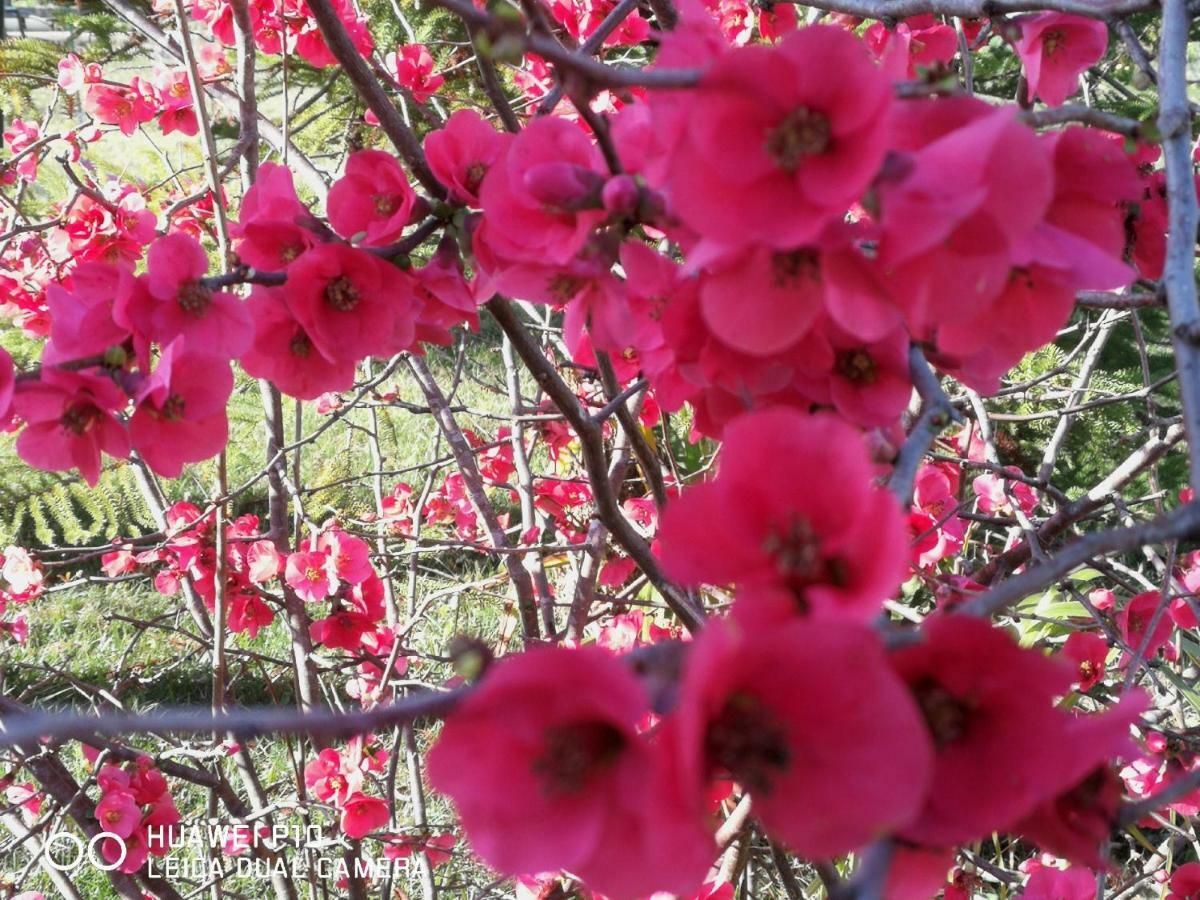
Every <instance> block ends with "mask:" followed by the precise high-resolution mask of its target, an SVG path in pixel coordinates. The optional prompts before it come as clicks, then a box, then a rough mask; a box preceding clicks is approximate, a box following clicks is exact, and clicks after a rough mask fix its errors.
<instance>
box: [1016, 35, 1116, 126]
mask: <svg viewBox="0 0 1200 900" xmlns="http://www.w3.org/2000/svg"><path fill="white" fill-rule="evenodd" d="M1017 22H1018V23H1019V24H1020V26H1021V37H1020V39H1019V40H1018V41H1017V42H1016V44H1015V45H1014V49H1015V50H1016V51H1017V56H1019V57H1020V58H1021V65H1022V66H1023V67H1024V69H1025V80H1026V82H1027V83H1028V85H1029V97H1030V99H1032V98H1034V97H1037V98H1039V99H1040V100H1041V101H1042V102H1043V103H1045V104H1046V105H1047V106H1062V104H1063V102H1064V101H1066V99H1067V98H1068V97H1069V96H1071V95H1072V94H1074V93H1075V92H1076V91H1077V90H1079V76H1080V75H1081V74H1083V72H1085V71H1086V70H1087V69H1089V68H1091V67H1092V66H1094V65H1095V64H1096V63H1098V62H1100V60H1101V59H1103V58H1104V51H1105V50H1107V49H1108V26H1107V25H1105V24H1104V22H1103V20H1101V19H1089V18H1087V17H1085V16H1072V15H1069V14H1067V13H1059V12H1044V13H1039V14H1037V15H1034V16H1022V17H1021V18H1019V19H1018V20H1017Z"/></svg>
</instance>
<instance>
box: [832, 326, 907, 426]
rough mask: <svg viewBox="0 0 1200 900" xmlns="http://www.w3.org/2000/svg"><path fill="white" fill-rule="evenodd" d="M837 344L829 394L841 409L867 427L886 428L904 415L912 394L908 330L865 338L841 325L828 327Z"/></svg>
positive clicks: (857, 423) (856, 421) (851, 419)
mask: <svg viewBox="0 0 1200 900" xmlns="http://www.w3.org/2000/svg"><path fill="white" fill-rule="evenodd" d="M826 333H827V336H828V337H829V342H830V344H831V345H832V347H833V371H832V372H831V373H830V377H829V395H830V400H831V401H832V402H833V405H834V407H835V408H836V409H837V411H838V412H839V413H840V414H841V415H842V416H844V417H845V418H846V419H847V420H849V421H851V422H853V423H854V424H856V425H861V426H862V427H864V428H882V427H885V426H888V425H891V424H892V423H893V422H896V421H898V420H899V418H900V414H901V413H903V412H904V408H905V407H906V406H907V405H908V400H909V397H910V396H911V395H912V380H911V378H910V376H909V374H908V334H907V333H906V332H905V331H904V330H903V329H901V328H897V329H894V330H893V331H891V332H890V333H888V334H885V335H883V336H882V337H881V338H879V339H878V340H873V341H864V340H861V339H859V338H856V337H854V336H852V335H850V334H849V333H847V332H844V331H842V330H841V329H840V328H838V327H837V326H830V327H829V328H827V331H826Z"/></svg>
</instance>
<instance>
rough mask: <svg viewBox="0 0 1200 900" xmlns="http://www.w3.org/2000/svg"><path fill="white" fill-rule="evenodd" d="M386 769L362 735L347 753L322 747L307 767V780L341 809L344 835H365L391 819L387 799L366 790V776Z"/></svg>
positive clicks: (314, 790)
mask: <svg viewBox="0 0 1200 900" xmlns="http://www.w3.org/2000/svg"><path fill="white" fill-rule="evenodd" d="M384 769H385V757H384V756H383V755H381V754H379V753H377V752H373V751H372V748H371V741H370V738H363V739H359V740H356V741H354V742H353V744H352V745H351V746H350V747H349V748H347V749H346V751H345V752H342V751H340V750H337V749H334V748H332V747H330V748H326V749H325V750H322V751H321V752H320V753H319V754H317V757H316V759H314V760H312V761H311V762H310V763H309V764H308V765H307V766H305V767H304V783H305V785H307V786H308V789H309V790H310V791H312V793H313V795H314V796H315V797H316V798H317V799H318V800H320V801H321V802H322V803H328V804H330V805H331V806H332V807H333V808H334V809H336V810H337V811H338V813H339V816H340V819H339V826H340V828H341V830H342V833H343V834H345V835H346V836H347V837H351V838H364V837H366V836H367V835H368V834H370V833H371V832H375V831H379V830H380V829H382V828H383V827H384V826H386V825H387V823H388V821H389V820H390V819H391V815H392V814H391V810H390V809H389V808H388V804H387V802H386V801H385V800H381V799H379V798H378V797H372V796H370V795H368V794H366V793H364V790H365V788H366V783H365V782H366V777H367V775H368V774H369V773H371V772H375V773H379V772H382V771H384Z"/></svg>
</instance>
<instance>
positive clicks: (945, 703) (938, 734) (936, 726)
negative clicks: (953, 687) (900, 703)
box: [912, 681, 971, 747]
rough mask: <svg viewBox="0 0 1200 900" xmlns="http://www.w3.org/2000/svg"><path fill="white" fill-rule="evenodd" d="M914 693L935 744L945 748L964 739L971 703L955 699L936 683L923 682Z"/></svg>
mask: <svg viewBox="0 0 1200 900" xmlns="http://www.w3.org/2000/svg"><path fill="white" fill-rule="evenodd" d="M912 692H913V697H914V698H915V699H916V701H917V706H919V707H920V709H921V715H923V716H924V717H925V724H926V725H928V726H929V732H930V734H932V735H933V742H934V744H936V745H937V746H938V747H943V746H945V745H946V744H949V743H953V742H954V741H957V740H960V739H961V738H962V736H963V735H964V734H965V733H966V731H967V724H968V723H969V721H970V716H971V704H970V703H968V702H967V701H964V700H962V699H960V698H958V697H955V696H954V695H953V694H951V693H950V692H949V691H947V690H946V689H945V688H944V687H942V686H941V685H940V684H938V683H937V682H935V681H925V682H922V683H921V684H918V685H916V686H915V687H914V688H913V689H912Z"/></svg>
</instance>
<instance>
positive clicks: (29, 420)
mask: <svg viewBox="0 0 1200 900" xmlns="http://www.w3.org/2000/svg"><path fill="white" fill-rule="evenodd" d="M125 404H126V398H125V394H124V393H123V392H122V391H121V390H120V389H118V388H117V386H116V385H114V384H113V383H112V382H111V381H110V380H109V379H107V378H103V377H100V376H97V375H89V374H86V373H82V372H68V371H64V370H62V369H55V368H49V369H45V370H43V372H42V377H41V379H40V380H38V381H34V382H24V383H21V384H19V385H17V388H16V391H15V393H14V394H13V410H14V411H15V412H16V413H17V415H19V416H20V417H21V418H22V419H24V420H25V422H26V425H25V429H24V430H23V431H22V432H21V435H20V437H18V438H17V454H18V455H19V456H20V457H21V459H23V460H25V462H27V463H29V464H30V465H31V466H34V467H35V468H38V469H48V470H51V471H61V470H64V469H72V468H75V469H79V472H80V474H81V475H82V476H83V478H84V480H85V481H86V482H87V483H88V484H89V485H92V486H93V487H95V485H96V482H97V481H99V480H100V454H101V452H104V453H107V454H108V455H109V456H115V457H118V458H120V459H124V458H125V457H127V456H128V455H129V435H128V433H127V432H126V431H125V429H124V428H123V427H122V426H121V423H120V422H118V421H117V420H116V418H114V417H113V412H114V411H116V410H119V409H122V408H124V406H125Z"/></svg>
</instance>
